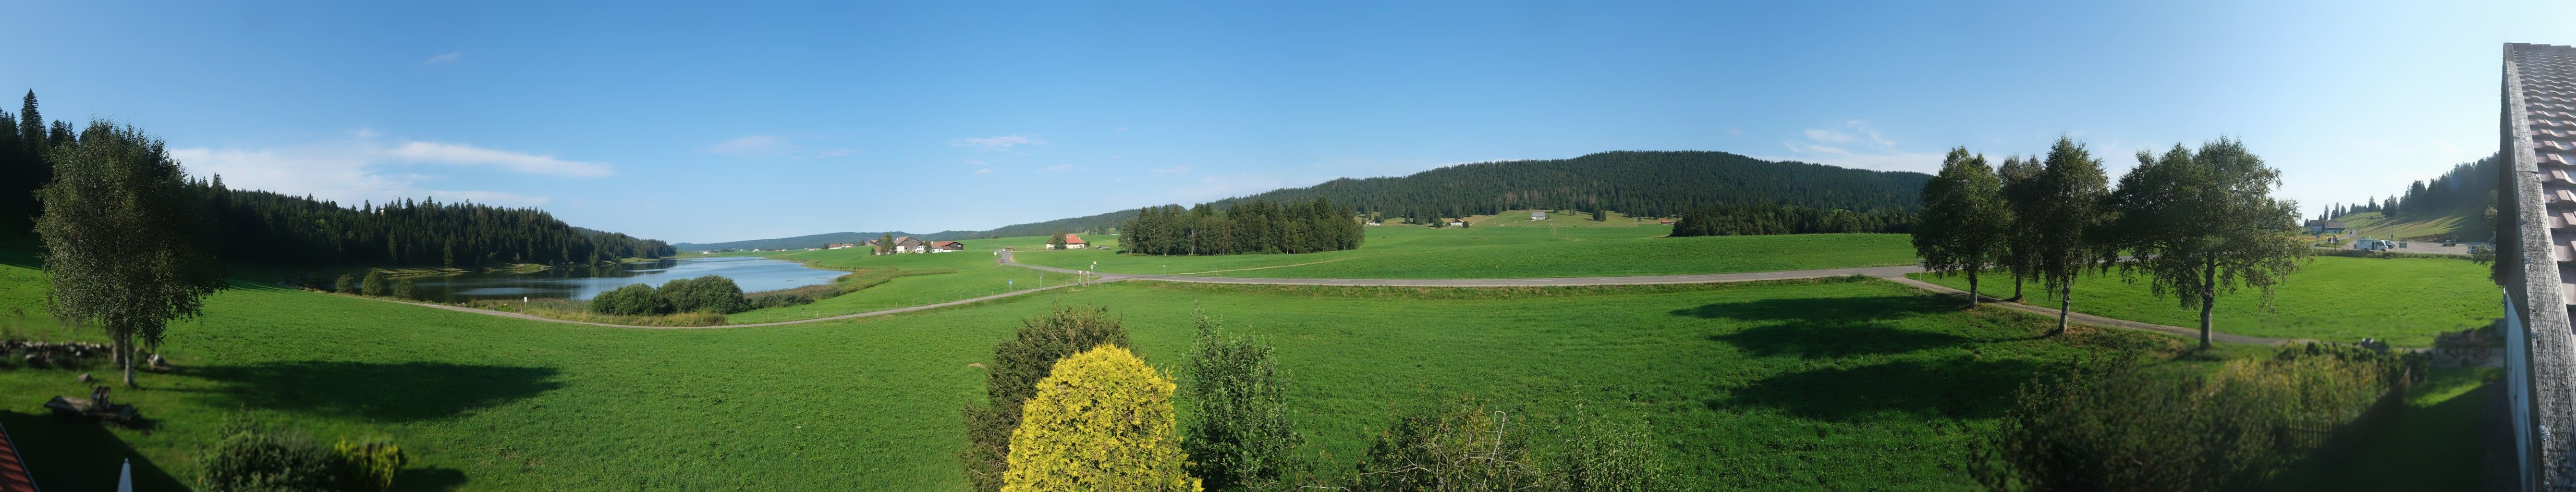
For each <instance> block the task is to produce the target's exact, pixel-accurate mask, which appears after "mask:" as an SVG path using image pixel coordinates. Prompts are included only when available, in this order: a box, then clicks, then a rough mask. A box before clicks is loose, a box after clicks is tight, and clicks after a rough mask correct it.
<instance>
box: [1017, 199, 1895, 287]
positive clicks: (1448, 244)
mask: <svg viewBox="0 0 2576 492" xmlns="http://www.w3.org/2000/svg"><path fill="white" fill-rule="evenodd" d="M1522 218H1523V219H1527V218H1528V217H1527V215H1523V216H1522ZM1367 231H1368V240H1367V242H1365V243H1363V245H1362V246H1361V247H1360V249H1355V250H1348V251H1330V252H1323V253H1307V254H1294V255H1278V254H1269V255H1264V254H1251V255H1222V256H1147V255H1126V254H1118V253H1116V252H1115V251H1103V250H1081V251H1026V252H1022V253H1020V254H1018V255H1017V256H1016V258H1017V259H1018V260H1019V261H1020V262H1021V263H1028V264H1032V265H1046V266H1053V267H1062V268H1089V267H1091V265H1092V263H1093V262H1098V263H1099V271H1102V272H1110V273H1142V274H1155V273H1172V274H1185V273H1187V274H1203V275H1212V276H1231V277H1260V278H1408V279H1413V278H1532V277H1596V276H1624V275H1681V274H1698V273H1736V272H1764V271H1776V270H1807V269H1820V268H1848V267H1863V266H1887V265H1906V264H1912V263H1914V247H1913V245H1912V243H1911V239H1910V238H1908V237H1907V236H1905V235H1903V234H1806V235H1786V236H1722V237H1682V238H1672V237H1662V236H1664V235H1665V234H1669V233H1671V232H1672V228H1671V227H1669V226H1660V225H1647V226H1636V227H1472V228H1465V229H1458V228H1444V229H1432V228H1427V227H1406V226H1381V227H1370V228H1367ZM1086 239H1089V238H1088V237H1086ZM1095 241H1097V240H1096V239H1095Z"/></svg>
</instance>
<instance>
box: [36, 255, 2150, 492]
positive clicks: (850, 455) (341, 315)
mask: <svg viewBox="0 0 2576 492" xmlns="http://www.w3.org/2000/svg"><path fill="white" fill-rule="evenodd" d="M950 254H952V255H954V254H956V253H950ZM969 256H971V255H969ZM21 258H23V256H22V257H21ZM29 272H31V270H29V269H28V268H27V266H26V265H24V264H23V262H20V264H13V265H8V266H0V279H8V280H9V281H11V282H12V283H17V282H23V281H25V280H26V279H28V278H31V277H32V276H31V274H30V273H29ZM9 292H13V293H18V294H13V298H11V299H7V300H6V302H8V303H10V305H27V303H29V302H31V301H30V300H28V299H25V298H23V297H15V296H16V295H20V294H24V293H25V292H27V291H25V290H23V289H20V290H12V291H9ZM1062 292H1064V293H1063V294H1062V295H1061V296H1031V297H1021V298H1012V299H1010V300H1005V301H998V302H992V303H985V304H980V305H975V306H967V307H959V308H949V309H941V310H934V311H929V312H923V313H914V314H907V315H899V316H889V317H881V318H869V319H863V320H853V321H843V322H825V323H814V324H804V325H792V326H782V327H765V328H733V329H715V330H643V329H623V328H599V327H586V326H578V325H566V324H557V323H544V322H533V321H522V320H514V319H506V318H498V317H491V316H483V315H477V314H471V313H458V312H448V311H440V310H435V309H430V308H425V307H419V306H410V305H403V304H397V303H390V302H383V301H376V300H368V299H358V298H350V297H344V296H330V295H321V294H314V293H306V292H300V291H291V290H283V289H274V288H262V287H256V286H252V285H247V284H244V285H241V288H237V289H235V290H231V291H227V292H223V293H220V294H217V295H216V296H215V297H214V298H212V299H211V301H210V303H209V305H208V315H207V316H206V317H204V318H203V319H200V320H195V321H188V322H183V323H180V324H177V325H174V326H173V327H172V328H171V332H170V340H169V343H168V344H167V346H166V347H165V348H164V352H165V353H167V354H169V356H170V357H171V358H172V359H174V360H175V361H177V363H178V364H180V365H182V366H184V367H186V369H185V370H184V371H183V372H181V373H179V374H176V375H152V374H147V375H144V376H142V379H141V381H142V384H143V385H144V389H141V390H127V391H120V392H119V393H118V397H119V398H120V399H122V400H125V401H130V402H133V403H135V404H137V405H139V406H140V407H141V408H142V409H143V410H144V414H145V415H146V416H147V417H148V418H149V419H151V420H150V423H149V424H147V425H146V426H144V427H142V428H141V429H127V428H120V427H113V426H108V427H102V426H99V425H96V424H91V423H73V422H70V421H64V420H57V419H53V418H51V417H42V416H39V414H38V410H39V408H38V407H37V404H38V403H40V402H41V400H42V398H40V396H43V395H52V394H74V393H78V392H81V391H83V388H84V386H82V385H80V384H79V383H77V382H74V381H73V377H72V376H74V375H75V374H77V373H78V372H79V371H76V370H66V369H26V368H13V369H11V370H5V371H0V387H5V388H8V389H9V391H8V392H7V394H9V395H14V396H12V397H11V398H8V399H6V400H0V409H5V410H6V412H0V419H5V420H0V424H6V425H7V426H8V427H9V429H10V430H11V432H13V433H14V435H16V436H17V437H18V439H20V441H21V445H22V446H24V447H27V448H30V449H46V450H62V451H61V452H53V453H44V454H36V455H31V456H30V457H29V458H30V460H31V461H32V463H31V465H33V466H35V467H36V468H37V469H40V470H70V471H72V472H71V473H79V474H84V475H87V476H95V477H100V478H99V479H98V480H99V481H98V482H95V483H94V485H93V486H94V487H99V488H105V487H106V485H105V484H106V483H107V482H106V480H111V479H112V478H110V477H112V476H113V474H114V473H113V468H114V466H115V463H116V458H117V457H121V456H132V457H136V458H138V461H137V463H138V468H139V470H141V471H140V473H139V474H138V478H139V479H140V480H142V481H143V483H144V485H145V486H146V488H147V489H153V490H171V489H179V488H183V484H186V483H189V482H191V481H192V480H193V478H194V476H195V474H196V469H197V463H196V460H197V457H196V456H197V455H196V452H195V450H196V449H198V448H200V447H202V446H205V445H207V444H209V443H210V442H211V441H212V440H213V438H214V437H215V436H213V435H212V434H211V432H212V427H213V426H214V425H215V423H216V422H217V421H218V420H219V418H220V417H221V416H222V415H223V414H225V413H227V412H231V411H234V410H236V409H240V410H248V411H251V412H255V413H257V414H261V415H266V416H268V417H270V418H271V419H274V420H278V421H282V422H286V423H289V424H292V425H294V426H298V427H302V428H304V429H307V430H309V431H310V432H312V433H313V434H315V435H317V436H319V437H320V438H322V439H324V440H326V441H327V440H334V439H338V438H341V437H358V436H369V435H385V436H390V437H393V438H394V439H395V440H396V441H398V442H400V443H402V444H403V445H404V446H405V448H406V449H407V450H410V451H411V452H412V453H414V455H415V456H416V458H417V459H416V461H415V464H414V465H413V466H412V467H410V469H409V470H407V471H406V472H405V475H404V476H403V478H402V483H403V484H405V485H406V487H407V488H417V489H438V488H442V487H452V488H454V489H460V490H530V489H566V488H571V489H588V488H600V487H602V486H611V487H614V488H631V489H645V490H663V489H710V488H753V489H788V490H795V489H805V490H811V489H861V490H962V489H963V488H964V483H963V480H962V478H961V477H960V475H959V472H958V465H957V463H956V462H955V458H954V453H955V451H956V450H957V449H958V446H961V445H962V442H963V439H962V437H961V436H960V432H962V431H961V425H962V424H961V423H960V420H959V419H960V417H959V413H958V409H959V408H960V407H961V406H963V405H965V404H966V403H968V402H971V401H977V400H978V399H980V398H981V397H982V381H981V379H982V373H981V372H980V369H977V368H974V367H969V366H968V364H970V363H978V362H986V359H987V358H988V357H989V356H990V354H991V349H992V347H993V345H994V344H995V343H997V342H999V341H1000V340H1002V339H1004V338H1006V337H1008V336H1009V334H1010V332H1011V331H1012V330H1013V329H1014V327H1015V326H1016V325H1017V321H1018V320H1019V319H1021V318H1023V317H1027V316H1031V315H1034V314H1037V313H1039V312H1041V311H1043V310H1045V309H1047V306H1049V305H1051V304H1054V303H1065V304H1077V305H1102V306H1108V307H1109V308H1111V309H1112V310H1113V311H1114V312H1116V313H1118V314H1119V315H1121V316H1123V317H1124V318H1125V319H1126V324H1127V326H1128V327H1129V328H1130V329H1131V330H1133V331H1134V333H1135V340H1136V343H1137V344H1138V346H1139V349H1140V351H1141V352H1142V353H1143V354H1145V356H1146V357H1147V358H1148V360H1149V361H1151V362H1152V363H1154V364H1156V365H1157V366H1161V367H1165V368H1169V367H1173V366H1175V365H1177V364H1178V363H1179V361H1178V360H1177V359H1174V358H1173V357H1175V354H1179V353H1181V352H1182V351H1183V350H1184V348H1185V346H1186V344H1187V343H1188V340H1189V334H1188V333H1187V327H1186V316H1187V315H1188V313H1189V311H1190V309H1191V308H1193V307H1198V308H1204V309H1206V310H1207V311H1208V312H1210V313H1213V314H1216V315H1219V316H1222V317H1224V318H1225V319H1226V321H1227V324H1228V325H1230V326H1233V327H1236V328H1237V329H1241V330H1245V331H1248V332H1251V333H1256V334H1259V335H1261V336H1263V337H1265V338H1267V339H1269V340H1271V341H1272V343H1275V344H1277V345H1278V347H1279V356H1280V358H1281V366H1282V367H1284V368H1286V369H1288V370H1289V371H1290V372H1291V374H1292V376H1293V378H1294V380H1295V381H1296V383H1295V387H1294V390H1293V392H1292V395H1291V397H1292V401H1294V402H1296V405H1297V406H1298V407H1299V408H1298V415H1299V416H1298V417H1297V422H1298V423H1299V425H1300V426H1301V428H1302V430H1303V431H1304V432H1306V433H1307V434H1308V435H1310V436H1311V437H1312V440H1313V441H1314V443H1315V444H1313V445H1311V446H1310V447H1309V448H1308V449H1306V450H1304V452H1306V453H1314V452H1318V451H1321V452H1328V453H1329V454H1330V455H1331V456H1335V457H1338V458H1337V459H1340V460H1347V459H1349V458H1350V457H1352V456H1356V455H1357V454H1359V453H1360V452H1361V451H1363V450H1364V447H1365V445H1366V444H1365V443H1366V441H1365V439H1366V436H1369V435H1372V434H1373V433H1374V432H1375V431H1376V430H1377V429H1379V428H1381V427H1382V426H1384V425H1385V424H1386V423H1387V422H1388V419H1389V415H1390V414H1391V413H1393V412H1396V411H1398V410H1401V409H1404V408H1407V407H1409V406H1411V405H1416V404H1421V403H1422V402H1428V401H1434V400H1436V399H1439V398H1444V397H1448V396H1453V395H1459V394H1473V395H1477V396H1479V397H1482V398H1485V399H1488V400H1491V401H1496V402H1504V403H1506V404H1508V405H1512V406H1515V407H1518V408H1521V409H1522V411H1524V412H1527V413H1528V414H1539V415H1546V414H1554V413H1557V412H1562V411H1564V410H1566V409H1569V408H1572V406H1574V405H1577V404H1583V405H1587V406H1588V407H1590V408H1599V409H1606V410H1607V411H1609V412H1611V413H1614V414H1620V415H1624V416H1627V417H1630V418H1636V419H1640V420H1644V421H1648V422H1651V423H1653V425H1654V426H1655V427H1656V428H1657V429H1658V431H1659V432H1660V433H1661V438H1662V440H1663V441H1664V443H1665V444H1666V452H1667V453H1668V457H1669V458H1671V459H1672V460H1673V461H1674V462H1675V463H1677V464H1678V466H1679V471H1680V472H1681V474H1682V476H1683V477H1685V478H1687V479H1688V480H1690V481H1692V482H1693V483H1698V484H1706V485H1710V486H1714V487H1716V488H1724V489H1761V490H1815V489H1844V488H1888V487H1892V488H1908V489H1960V488H1964V487H1966V486H1967V484H1966V483H1965V481H1964V478H1963V477H1961V476H1960V475H1959V473H1958V472H1957V468H1956V467H1957V460H1958V459H1959V456H1960V453H1961V450H1960V449H1961V448H1960V446H1961V442H1962V441H1961V440H1962V439H1965V438H1966V437H1965V436H1967V435H1968V434H1967V433H1968V432H1970V431H1972V430H1974V429H1977V428H1981V427H1984V426H1986V425H1989V424H1988V423H1989V422H1990V420H1991V419H1992V418H1993V417H1995V416H1996V412H1998V411H2000V409H2001V408H2002V407H2001V402H2002V401H2003V399H2004V398H2007V397H2008V396H2009V394H2010V391H2011V390H2012V388H2014V387H2015V386H2017V385H2018V384H2020V383H2021V382H2022V381H2023V380H2026V379H2028V378H2029V377H2030V376H2031V375H2032V374H2035V373H2037V372H2038V371H2045V370H2049V368H2051V367H2054V366H2055V365H2056V364H2058V363H2060V362H2062V361H2066V360H2069V359H2071V358H2074V357H2080V356H2082V355H2083V354H2086V353H2091V352H2096V351H2099V350H2103V347H2108V346H2162V345H2166V344H2170V343H2172V342H2171V340H2173V339H2171V338H2167V337H2162V336H2158V335H2150V334H2145V333H2138V332H2126V331H2107V332H2095V335H2093V336H2085V337H2075V338H2057V339H2037V338H2034V337H2033V335H2035V334H2037V333H2040V332H2041V331H2043V330H2045V329H2046V326H2045V323H2044V320H2042V319H2040V318H2038V317H2034V316H2029V315H2025V314H2020V313H2015V312H2010V311H2003V310H1989V311H1980V312H1977V313H1963V312H1959V311H1956V310H1955V308H1954V307H1952V305H1951V304H1950V303H1948V302H1946V301H1947V300H1946V299H1944V298H1941V297H1938V296H1933V295H1928V294H1924V293H1922V292H1920V291H1917V290H1914V289H1911V288H1907V287H1903V286H1899V285H1895V284H1892V283H1887V282H1883V281H1875V280H1827V281H1788V282H1767V283H1749V284H1723V285H1711V286H1666V287H1633V288H1576V289H1514V290H1495V289H1349V288H1304V287H1261V286H1199V285H1183V284H1163V283H1125V284H1112V285H1105V286H1094V287H1083V288H1077V289H1069V290H1066V291H1062ZM1184 418H1187V416H1186V415H1185V416H1184ZM1345 462H1346V461H1345ZM604 476H615V477H620V478H619V479H618V481H617V483H615V484H603V483H602V482H599V480H600V477H604Z"/></svg>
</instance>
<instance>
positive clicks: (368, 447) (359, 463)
mask: <svg viewBox="0 0 2576 492" xmlns="http://www.w3.org/2000/svg"><path fill="white" fill-rule="evenodd" d="M331 450H332V451H335V452H337V453H338V454H339V455H340V488H341V489H342V490H352V491H381V490H393V488H394V472H397V471H400V470H402V466H403V461H405V459H404V457H403V452H402V447H401V446H395V445H394V443H393V441H388V440H384V439H368V440H364V441H354V442H353V441H349V440H345V439H343V440H341V441H340V443H339V444H336V445H333V446H331Z"/></svg>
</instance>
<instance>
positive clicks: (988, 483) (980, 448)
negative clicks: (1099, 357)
mask: <svg viewBox="0 0 2576 492" xmlns="http://www.w3.org/2000/svg"><path fill="white" fill-rule="evenodd" d="M1101 345H1112V346H1117V347H1120V348H1127V347H1130V345H1129V344H1128V342H1127V328H1126V327H1125V326H1121V325H1120V324H1119V321H1118V318H1116V317H1112V316H1110V315H1109V309H1108V308H1100V307H1094V308H1076V307H1072V306H1056V308H1055V309H1054V310H1053V311H1049V312H1048V313H1047V314H1045V315H1042V316H1039V317H1036V318H1030V319H1026V320H1021V322H1020V330H1019V334H1018V336H1017V338H1014V339H1012V340H1008V341H1004V342H1002V344H1001V345H999V346H995V347H993V365H992V367H990V368H987V369H986V370H985V376H984V394H985V397H986V399H987V400H988V401H987V402H986V404H985V405H968V406H967V407H966V410H965V414H966V450H965V451H962V452H960V453H958V456H959V458H960V459H962V460H964V461H965V463H966V476H967V478H968V479H969V480H971V481H973V482H974V484H975V489H976V490H978V491H983V492H993V491H998V490H1001V489H1002V477H1003V474H1004V473H1005V472H1006V471H1008V470H1009V469H1010V464H1009V462H1008V461H1007V458H1008V457H1009V456H1010V455H1011V433H1012V431H1014V430H1016V429H1018V428H1019V426H1020V411H1021V410H1022V406H1023V405H1024V404H1025V403H1027V402H1028V400H1029V397H1031V396H1035V395H1036V394H1037V386H1038V381H1040V380H1043V379H1046V377H1047V375H1048V374H1049V373H1051V372H1053V371H1054V368H1055V364H1056V361H1058V360H1062V359H1064V358H1065V357H1069V356H1072V355H1073V354H1075V353H1079V352H1081V351H1083V350H1087V349H1090V348H1092V347H1098V346H1101Z"/></svg>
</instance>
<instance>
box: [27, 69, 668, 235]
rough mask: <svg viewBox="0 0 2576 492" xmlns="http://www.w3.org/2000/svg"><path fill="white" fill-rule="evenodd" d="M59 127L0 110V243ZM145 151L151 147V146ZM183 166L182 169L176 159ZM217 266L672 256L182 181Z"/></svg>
mask: <svg viewBox="0 0 2576 492" xmlns="http://www.w3.org/2000/svg"><path fill="white" fill-rule="evenodd" d="M71 128H72V127H71V124H70V123H69V122H63V121H55V122H52V123H51V124H50V125H49V124H46V123H44V119H43V117H42V116H41V115H40V114H39V113H38V111H37V104H36V94H35V92H32V91H30V92H28V93H27V95H26V98H25V99H24V100H23V102H22V105H21V106H20V109H19V112H18V113H17V114H14V115H12V114H9V113H8V112H7V111H0V135H6V136H7V138H0V214H5V215H0V227H5V231H6V232H0V243H24V244H32V243H33V241H32V240H25V241H20V240H15V239H13V238H31V237H32V235H31V234H30V233H29V231H30V230H31V227H32V226H33V225H34V218H35V217H36V216H37V215H39V214H42V213H43V212H44V208H43V206H42V204H40V203H38V202H37V201H36V199H35V190H36V189H37V188H40V187H43V186H44V184H45V183H47V182H50V181H52V176H53V172H52V166H51V164H49V163H48V162H47V161H46V160H45V158H44V153H45V152H46V149H51V148H55V147H58V146H65V145H79V144H80V142H79V138H78V137H77V136H75V135H74V134H73V132H72V129H71ZM153 150H154V151H155V152H158V151H160V148H159V146H158V143H157V142H156V143H155V146H154V149H153ZM183 164H184V163H183ZM186 188H187V192H188V193H189V194H190V195H191V196H192V197H193V198H195V199H198V200H201V201H202V202H203V203H204V204H205V208H204V209H203V212H204V213H205V215H206V216H207V218H208V219H209V220H212V221H213V222H214V231H215V236H216V237H217V238H218V239H219V241H220V243H219V244H218V245H217V248H218V251H220V254H221V257H222V258H223V259H224V260H226V261H232V262H247V263H254V264H260V265H270V266H285V267H311V266H473V265H482V264H492V263H544V264H571V263H584V262H598V261H605V260H616V259H619V258H660V257H663V256H669V255H671V254H673V253H674V249H673V248H672V247H671V245H669V244H666V243H663V242H662V241H657V240H649V239H639V238H635V237H631V236H627V235H625V234H617V233H610V232H602V231H595V230H590V229H583V228H578V227H573V226H571V225H567V224H565V223H564V222H563V221H561V220H556V219H555V218H554V216H553V215H550V214H547V213H546V212H545V211H543V210H537V209H533V208H506V207H494V206H489V205H480V204H474V203H438V202H437V201H435V200H434V199H433V200H423V201H417V202H415V201H412V200H410V199H403V200H401V201H398V202H393V203H386V204H382V205H378V204H374V203H361V204H359V205H358V206H357V207H344V206H342V205H341V204H338V203H333V202H327V201H319V200H314V199H313V198H311V197H297V196H289V195H284V194H278V193H271V192H266V191H251V190H232V189H227V188H225V187H224V185H223V177H222V176H215V177H213V178H212V179H207V180H191V181H190V182H189V183H188V185H187V186H186Z"/></svg>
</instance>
